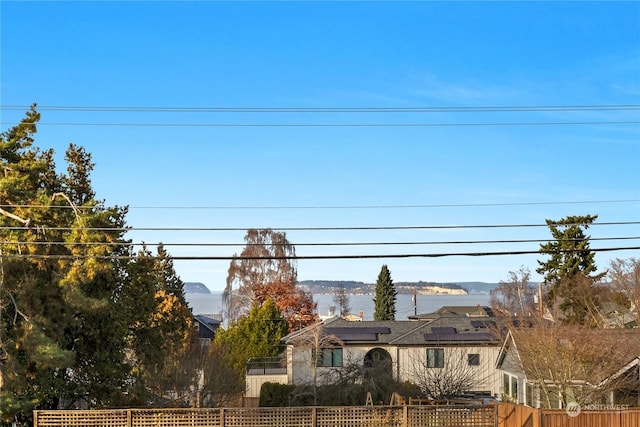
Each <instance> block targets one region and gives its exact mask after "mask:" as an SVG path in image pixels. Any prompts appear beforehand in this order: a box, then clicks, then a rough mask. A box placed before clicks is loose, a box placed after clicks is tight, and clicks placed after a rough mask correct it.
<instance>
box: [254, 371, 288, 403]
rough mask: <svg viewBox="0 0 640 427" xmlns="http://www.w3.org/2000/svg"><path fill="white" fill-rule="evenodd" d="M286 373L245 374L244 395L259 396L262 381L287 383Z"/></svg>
mask: <svg viewBox="0 0 640 427" xmlns="http://www.w3.org/2000/svg"><path fill="white" fill-rule="evenodd" d="M288 382H289V380H288V377H287V374H279V375H247V377H246V380H245V387H246V390H245V397H249V398H260V389H261V388H262V384H264V383H278V384H287V383H288Z"/></svg>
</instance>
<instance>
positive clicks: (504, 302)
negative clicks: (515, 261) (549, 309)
mask: <svg viewBox="0 0 640 427" xmlns="http://www.w3.org/2000/svg"><path fill="white" fill-rule="evenodd" d="M530 278H531V272H530V271H529V269H528V268H526V267H524V266H522V267H520V270H518V271H510V272H509V278H508V279H507V280H506V281H502V280H501V281H500V283H499V284H498V286H497V287H496V288H495V289H494V290H492V291H491V300H490V301H491V308H492V309H494V310H495V311H496V312H498V313H503V314H505V315H508V316H531V315H533V314H535V313H536V307H535V301H534V300H535V295H536V289H535V288H533V287H531V286H530V284H529V279H530Z"/></svg>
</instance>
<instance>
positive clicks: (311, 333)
mask: <svg viewBox="0 0 640 427" xmlns="http://www.w3.org/2000/svg"><path fill="white" fill-rule="evenodd" d="M292 342H293V343H294V344H295V347H296V349H298V351H303V352H305V353H306V354H307V355H308V357H307V358H304V359H303V361H302V363H304V364H306V365H307V366H308V367H309V368H310V370H311V388H312V393H313V404H314V405H317V403H318V367H319V366H322V365H323V359H322V358H323V356H324V354H323V352H324V351H325V350H331V349H334V348H338V347H340V346H342V345H343V342H342V341H341V340H340V339H339V338H338V337H336V336H335V335H328V334H326V333H325V330H324V326H323V324H322V323H321V322H318V323H316V324H315V325H313V326H310V327H308V328H307V329H305V330H304V331H302V333H300V335H298V336H296V337H295V338H294V339H293V340H292ZM340 357H342V356H340Z"/></svg>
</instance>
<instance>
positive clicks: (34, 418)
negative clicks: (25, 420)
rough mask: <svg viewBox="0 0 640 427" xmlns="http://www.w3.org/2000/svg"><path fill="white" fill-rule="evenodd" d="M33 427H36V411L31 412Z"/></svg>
mask: <svg viewBox="0 0 640 427" xmlns="http://www.w3.org/2000/svg"><path fill="white" fill-rule="evenodd" d="M33 427H38V411H33Z"/></svg>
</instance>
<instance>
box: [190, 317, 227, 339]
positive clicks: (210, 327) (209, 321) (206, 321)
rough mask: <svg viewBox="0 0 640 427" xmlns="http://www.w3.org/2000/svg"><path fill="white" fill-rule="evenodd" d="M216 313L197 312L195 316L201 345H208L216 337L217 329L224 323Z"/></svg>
mask: <svg viewBox="0 0 640 427" xmlns="http://www.w3.org/2000/svg"><path fill="white" fill-rule="evenodd" d="M217 317H219V316H217V315H214V314H197V315H195V316H193V327H194V328H195V329H196V331H198V339H199V340H200V345H201V346H207V345H209V343H210V342H211V341H213V339H214V338H215V337H216V331H217V330H218V328H219V327H220V325H221V324H222V321H221V320H220V319H218V318H217Z"/></svg>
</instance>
